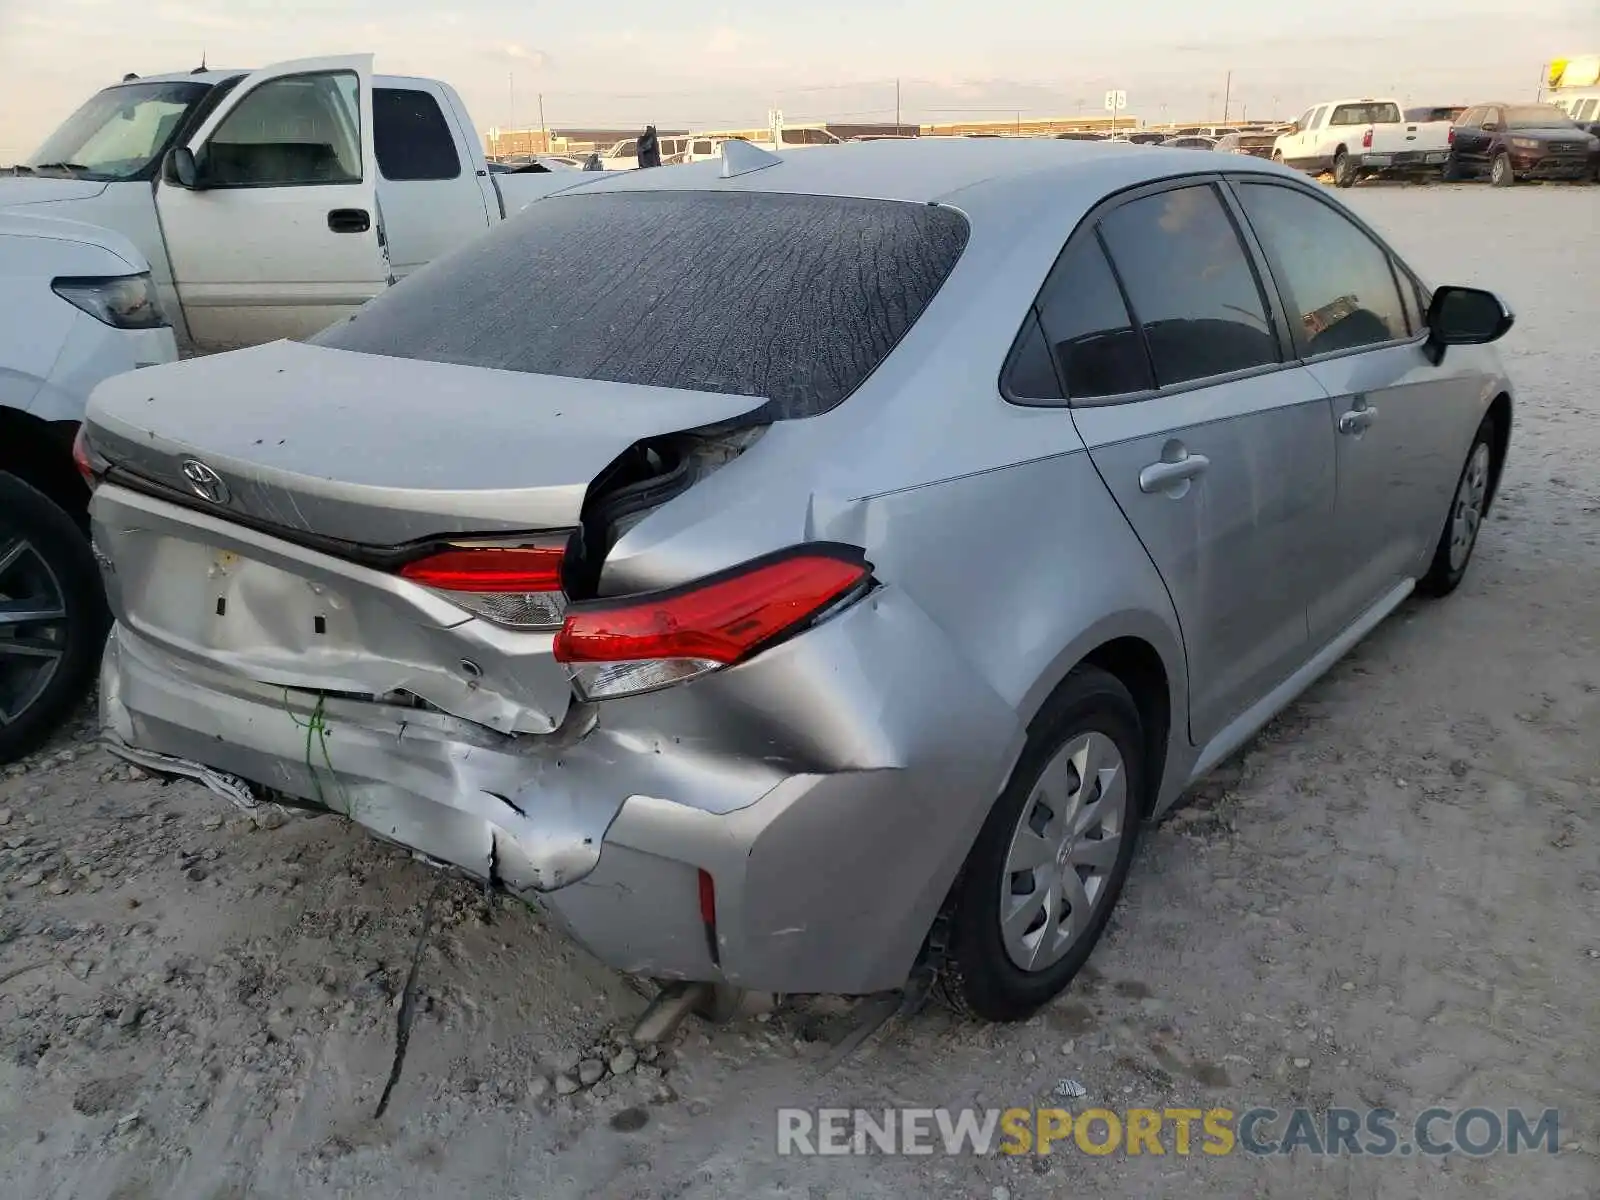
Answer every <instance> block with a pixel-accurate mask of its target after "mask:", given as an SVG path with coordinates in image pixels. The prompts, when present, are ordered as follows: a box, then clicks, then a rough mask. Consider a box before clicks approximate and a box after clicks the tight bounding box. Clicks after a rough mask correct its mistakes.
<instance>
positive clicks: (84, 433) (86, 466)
mask: <svg viewBox="0 0 1600 1200" xmlns="http://www.w3.org/2000/svg"><path fill="white" fill-rule="evenodd" d="M72 465H73V466H74V467H76V468H77V469H78V474H79V475H80V476H81V477H82V478H83V482H84V483H85V484H86V485H87V486H88V488H89V490H90V491H91V492H92V491H94V489H95V485H96V484H98V483H99V482H100V476H101V475H103V474H105V471H106V468H107V467H108V466H109V465H110V464H109V463H107V462H106V460H105V459H103V458H101V457H100V456H99V455H98V454H96V453H95V452H94V447H93V446H91V445H90V444H89V432H88V426H86V425H81V424H80V425H79V426H78V432H77V433H76V434H74V435H73V438H72Z"/></svg>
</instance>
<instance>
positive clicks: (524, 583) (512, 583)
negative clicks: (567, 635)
mask: <svg viewBox="0 0 1600 1200" xmlns="http://www.w3.org/2000/svg"><path fill="white" fill-rule="evenodd" d="M565 561H566V542H565V541H561V542H535V543H525V544H515V545H507V544H484V543H468V542H457V543H453V544H452V545H450V546H447V547H446V548H444V549H442V550H439V551H436V552H434V553H432V554H429V555H428V556H427V557H425V558H419V559H416V560H414V561H412V562H409V563H406V564H405V565H404V566H403V567H401V568H400V572H399V574H400V577H401V578H402V579H408V580H410V581H411V582H412V583H415V584H419V585H421V586H422V587H425V588H428V589H430V590H431V591H435V592H438V593H440V594H441V595H443V596H444V597H446V598H447V599H448V600H450V601H451V602H452V603H455V604H459V605H460V606H461V607H462V608H464V609H466V610H467V611H468V612H471V613H474V614H476V615H477V616H480V617H482V618H484V619H485V620H487V621H493V622H494V623H495V624H496V625H504V626H506V627H507V628H510V629H527V630H534V629H556V628H559V627H560V625H561V621H562V618H563V617H565V616H566V612H567V597H566V593H565V592H564V591H563V590H562V586H561V572H562V567H563V564H564V563H565Z"/></svg>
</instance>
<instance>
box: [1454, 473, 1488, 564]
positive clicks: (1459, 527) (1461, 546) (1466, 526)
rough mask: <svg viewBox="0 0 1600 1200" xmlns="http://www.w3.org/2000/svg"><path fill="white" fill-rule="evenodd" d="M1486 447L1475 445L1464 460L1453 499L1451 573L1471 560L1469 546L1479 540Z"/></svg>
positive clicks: (1485, 488) (1485, 485)
mask: <svg viewBox="0 0 1600 1200" xmlns="http://www.w3.org/2000/svg"><path fill="white" fill-rule="evenodd" d="M1489 461H1490V454H1489V446H1488V443H1486V442H1478V443H1477V444H1476V445H1474V446H1473V448H1472V457H1471V458H1469V459H1468V460H1467V469H1466V470H1465V471H1463V472H1462V474H1461V484H1460V486H1459V487H1457V488H1456V498H1455V501H1454V503H1453V504H1452V505H1451V508H1450V570H1451V571H1452V572H1455V571H1460V570H1462V569H1463V568H1465V567H1466V565H1467V559H1469V558H1470V557H1472V547H1473V546H1474V545H1475V544H1476V543H1477V541H1478V527H1479V526H1480V525H1482V524H1483V506H1484V502H1485V501H1486V500H1487V499H1488V498H1489Z"/></svg>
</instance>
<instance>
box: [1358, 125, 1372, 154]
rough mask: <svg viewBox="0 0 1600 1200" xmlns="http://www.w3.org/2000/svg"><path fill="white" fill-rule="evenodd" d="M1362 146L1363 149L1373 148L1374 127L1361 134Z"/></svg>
mask: <svg viewBox="0 0 1600 1200" xmlns="http://www.w3.org/2000/svg"><path fill="white" fill-rule="evenodd" d="M1361 148H1362V149H1363V150H1371V149H1372V129H1371V128H1370V127H1368V129H1367V131H1366V132H1365V133H1363V134H1362V135H1361Z"/></svg>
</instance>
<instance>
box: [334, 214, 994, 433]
mask: <svg viewBox="0 0 1600 1200" xmlns="http://www.w3.org/2000/svg"><path fill="white" fill-rule="evenodd" d="M966 242H967V221H966V218H965V217H963V216H962V215H961V214H960V213H959V212H956V211H955V210H954V209H950V208H944V207H939V206H933V205H926V204H908V203H903V202H899V201H890V200H857V199H841V198H838V197H831V196H829V197H823V196H790V195H775V194H771V193H749V192H747V193H711V192H626V193H596V194H590V195H573V196H556V197H552V198H550V199H547V200H542V201H539V202H538V203H536V204H533V205H531V206H530V207H529V208H527V209H525V210H524V211H523V212H521V213H519V214H518V215H517V216H515V217H513V218H511V219H510V220H508V221H505V222H504V223H502V224H501V225H500V226H499V227H498V228H496V229H494V230H493V231H491V232H490V233H489V234H488V236H486V237H483V238H480V239H478V240H477V241H475V242H472V243H470V244H469V245H467V246H465V247H463V248H462V249H461V250H458V251H456V252H455V253H453V254H451V255H448V256H447V257H445V258H442V259H439V260H437V261H435V262H433V263H431V264H429V265H428V266H427V267H425V268H423V269H422V270H420V271H417V272H415V273H414V274H412V275H411V276H409V277H408V278H407V279H406V280H405V281H404V282H403V283H401V284H399V285H398V286H396V287H394V288H391V289H390V290H389V291H387V292H385V293H383V294H382V295H380V296H378V297H377V298H376V299H374V300H373V301H371V302H370V303H369V304H367V305H366V306H365V307H363V308H362V309H360V310H359V311H358V312H357V314H356V315H355V316H354V317H352V318H351V319H350V320H348V321H346V322H343V323H341V324H338V325H334V326H332V327H331V328H329V329H326V330H324V331H323V332H321V333H319V334H318V335H317V336H316V337H315V338H313V339H312V342H313V343H314V344H316V345H320V346H330V347H335V348H338V349H342V350H356V351H361V352H363V353H367V354H382V355H387V356H389V357H393V358H412V359H423V360H428V361H432V362H445V363H458V364H462V365H466V366H475V367H492V368H497V369H500V370H507V371H527V372H530V373H535V374H541V375H562V376H567V377H569V378H576V379H605V380H611V381H613V382H617V383H637V384H649V385H653V386H657V387H669V388H685V389H689V390H691V391H704V392H721V393H726V394H729V395H735V396H761V397H765V398H766V399H767V400H768V401H770V402H771V403H770V405H769V406H768V408H767V409H766V410H765V412H764V415H765V416H767V417H769V418H772V419H781V418H784V417H805V416H812V415H814V414H816V413H820V412H825V411H827V410H828V409H830V408H832V407H834V406H835V405H836V404H838V403H840V402H841V401H842V400H844V398H845V397H846V396H848V395H849V394H850V393H851V392H853V391H854V390H855V389H856V388H857V387H858V386H860V384H861V383H862V382H863V381H864V380H865V379H866V378H867V376H868V375H870V374H871V373H872V371H873V370H874V369H875V368H876V367H877V366H878V364H879V363H881V362H882V361H883V360H884V359H885V358H886V357H887V356H888V354H889V352H890V351H891V350H893V349H894V347H895V344H896V343H897V342H899V340H900V339H901V338H902V337H903V336H904V335H905V333H906V331H907V330H909V329H910V328H911V326H912V325H913V324H914V323H915V322H916V320H917V318H918V317H919V316H920V315H921V314H922V311H923V309H925V308H926V307H927V306H928V302H929V301H930V300H932V299H933V296H934V293H936V292H937V291H938V290H939V287H940V285H941V284H942V283H943V282H944V280H945V278H946V277H947V276H948V275H949V274H950V271H951V269H952V268H953V267H954V266H955V264H956V260H957V259H958V258H959V257H960V256H961V251H962V249H963V248H964V247H965V246H966Z"/></svg>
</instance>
